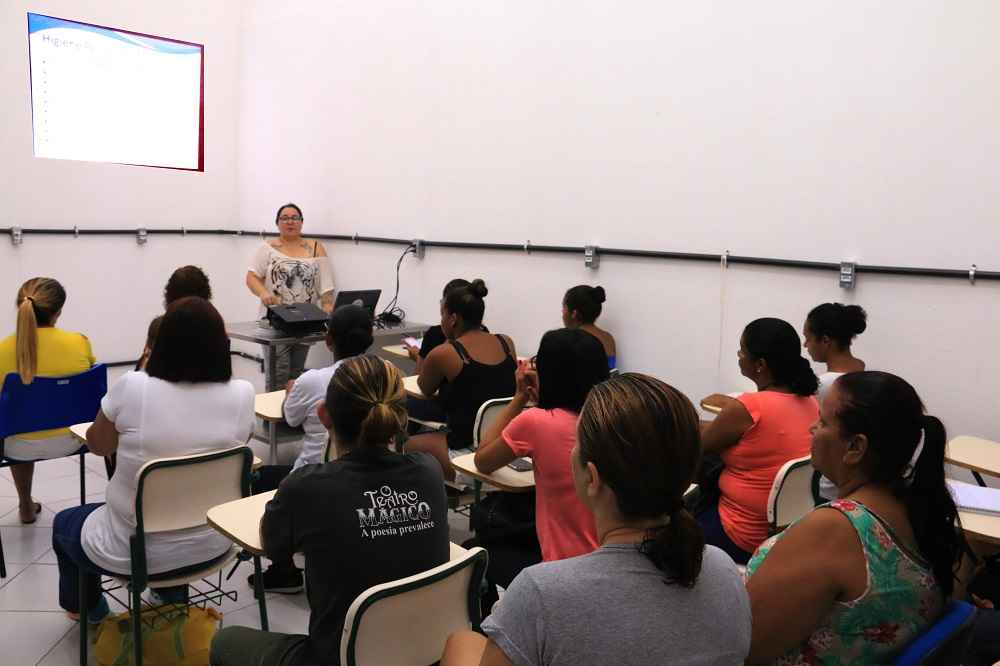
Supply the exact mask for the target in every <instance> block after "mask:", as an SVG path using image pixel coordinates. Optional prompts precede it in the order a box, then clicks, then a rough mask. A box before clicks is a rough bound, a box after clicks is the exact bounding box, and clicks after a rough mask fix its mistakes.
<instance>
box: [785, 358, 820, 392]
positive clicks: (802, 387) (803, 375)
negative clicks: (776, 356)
mask: <svg viewBox="0 0 1000 666" xmlns="http://www.w3.org/2000/svg"><path fill="white" fill-rule="evenodd" d="M791 366H792V368H791V372H790V376H789V377H788V378H787V379H785V380H784V382H782V381H781V380H780V379H779V383H784V384H786V385H787V386H788V388H789V389H790V390H791V391H792V393H794V394H795V395H800V396H808V395H815V393H816V391H817V390H818V389H819V379H818V378H817V377H816V373H815V372H813V369H812V366H811V365H810V364H809V361H807V360H806V359H805V358H804V357H802V356H799V357H798V358H797V359H795V361H794V362H793V363H791ZM776 379H777V378H776Z"/></svg>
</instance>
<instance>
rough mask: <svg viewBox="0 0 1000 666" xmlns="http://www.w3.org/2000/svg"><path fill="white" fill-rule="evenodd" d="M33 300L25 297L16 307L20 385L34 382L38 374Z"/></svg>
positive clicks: (36, 323)
mask: <svg viewBox="0 0 1000 666" xmlns="http://www.w3.org/2000/svg"><path fill="white" fill-rule="evenodd" d="M33 300H34V299H33V298H32V297H31V296H25V297H24V298H22V299H21V304H20V305H18V306H17V345H16V347H17V351H16V354H17V374H19V375H21V383H22V384H30V383H31V382H33V381H35V373H36V372H38V319H37V318H36V317H35V306H34V305H33V303H32V301H33Z"/></svg>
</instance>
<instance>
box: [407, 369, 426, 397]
mask: <svg viewBox="0 0 1000 666" xmlns="http://www.w3.org/2000/svg"><path fill="white" fill-rule="evenodd" d="M418 376H419V375H409V376H407V377H403V388H404V389H406V394H407V395H409V396H411V397H414V398H423V399H424V400H426V399H427V398H428V397H430V396H426V395H424V393H423V391H421V390H420V384H418V383H417V377H418Z"/></svg>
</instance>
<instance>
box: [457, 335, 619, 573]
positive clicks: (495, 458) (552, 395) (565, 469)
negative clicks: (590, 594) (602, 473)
mask: <svg viewBox="0 0 1000 666" xmlns="http://www.w3.org/2000/svg"><path fill="white" fill-rule="evenodd" d="M535 368H536V369H537V374H536V370H535V369H532V368H531V367H530V365H529V364H527V363H522V364H521V365H520V366H519V367H518V370H517V391H516V392H515V393H514V400H513V401H512V402H511V403H510V404H509V405H508V406H507V407H506V408H505V409H504V410H503V411H502V412H501V413H500V414H499V415H498V416H497V418H496V420H495V421H493V423H492V424H491V425H490V427H489V428H488V429H487V431H486V436H485V437H484V442H485V443H484V444H482V445H481V446H480V447H479V450H478V451H476V458H475V461H476V467H478V468H479V469H480V470H482V471H483V472H485V473H487V474H489V473H491V472H494V471H496V470H498V469H500V468H501V467H503V466H504V465H507V464H508V463H510V462H511V461H513V460H514V459H515V458H517V457H519V456H527V457H530V458H531V459H532V460H533V461H534V468H535V507H536V509H535V527H536V529H537V531H538V543H539V544H540V545H541V550H542V552H541V555H542V559H543V560H545V561H546V562H548V561H552V560H563V559H566V558H567V557H575V556H577V555H583V554H585V553H589V552H591V551H592V550H594V549H595V548H597V534H596V532H595V531H594V516H593V515H592V514H591V513H590V512H589V511H587V509H586V507H585V506H584V505H583V503H582V502H580V500H579V499H578V498H577V496H576V490H575V489H574V487H573V475H572V471H571V469H570V464H569V463H570V452H571V451H572V450H573V446H574V445H575V444H576V422H577V418H578V415H579V413H580V409H581V408H582V407H583V403H584V401H585V400H586V399H587V394H588V393H590V390H591V389H592V388H593V387H594V386H596V385H597V384H600V383H601V382H603V381H604V380H606V379H607V378H608V364H607V357H606V356H605V354H604V349H603V348H602V347H601V344H600V342H598V340H597V338H595V337H594V336H592V335H590V334H588V333H584V332H583V331H581V330H574V329H569V328H563V329H559V330H555V331H549V332H548V333H546V334H545V335H544V336H542V342H541V344H540V345H539V346H538V356H536V357H535ZM531 402H537V403H538V406H537V407H534V408H531V409H527V410H525V407H526V406H527V405H528V404H529V403H531ZM496 560H497V558H495V557H494V556H493V552H492V551H491V552H490V561H491V562H493V563H494V565H495V564H496ZM536 561H537V560H536ZM534 563H535V562H527V563H525V564H534ZM523 566H524V565H522V567H520V568H523ZM493 568H496V567H495V566H494V567H493ZM520 568H519V569H518V570H520ZM516 573H517V571H514V572H513V573H512V575H511V576H510V579H512V578H513V574H516ZM510 579H508V580H507V582H506V583H504V582H499V581H497V583H496V584H498V585H500V586H501V587H507V584H509V583H510Z"/></svg>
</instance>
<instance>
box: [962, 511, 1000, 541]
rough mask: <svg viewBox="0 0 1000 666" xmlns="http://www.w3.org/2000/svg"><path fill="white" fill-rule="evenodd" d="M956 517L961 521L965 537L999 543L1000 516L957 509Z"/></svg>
mask: <svg viewBox="0 0 1000 666" xmlns="http://www.w3.org/2000/svg"><path fill="white" fill-rule="evenodd" d="M958 517H959V519H960V520H961V521H962V530H963V531H964V532H965V534H966V536H967V537H969V538H972V539H975V540H977V541H985V542H987V543H991V544H994V545H1000V516H996V515H989V514H986V513H975V512H972V511H959V512H958Z"/></svg>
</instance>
